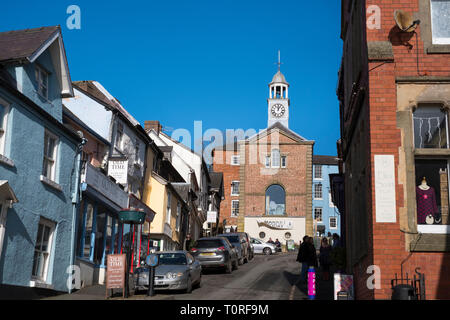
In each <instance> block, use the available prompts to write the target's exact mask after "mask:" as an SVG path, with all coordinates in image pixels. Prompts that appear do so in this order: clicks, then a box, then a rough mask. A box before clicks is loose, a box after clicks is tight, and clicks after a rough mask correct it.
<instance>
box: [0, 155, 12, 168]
mask: <svg viewBox="0 0 450 320" xmlns="http://www.w3.org/2000/svg"><path fill="white" fill-rule="evenodd" d="M0 163H1V164H5V165H7V166H9V167H15V164H14V161H12V160H11V159H9V158H7V157H5V156H4V155H1V154H0Z"/></svg>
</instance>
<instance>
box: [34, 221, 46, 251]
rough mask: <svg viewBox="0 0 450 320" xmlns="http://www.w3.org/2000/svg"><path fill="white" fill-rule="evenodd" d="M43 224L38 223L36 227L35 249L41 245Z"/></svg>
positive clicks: (38, 248) (39, 248)
mask: <svg viewBox="0 0 450 320" xmlns="http://www.w3.org/2000/svg"><path fill="white" fill-rule="evenodd" d="M43 228H44V226H43V225H42V224H39V227H38V234H37V238H36V246H35V248H36V250H41V246H42V230H43Z"/></svg>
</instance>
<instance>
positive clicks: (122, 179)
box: [108, 158, 128, 185]
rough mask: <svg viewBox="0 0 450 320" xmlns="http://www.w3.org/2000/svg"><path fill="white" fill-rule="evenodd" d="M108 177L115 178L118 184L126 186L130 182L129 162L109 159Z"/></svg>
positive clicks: (120, 159) (121, 159)
mask: <svg viewBox="0 0 450 320" xmlns="http://www.w3.org/2000/svg"><path fill="white" fill-rule="evenodd" d="M108 176H111V177H113V178H114V179H115V180H116V182H117V183H120V184H122V185H126V184H127V181H128V160H127V159H123V158H111V159H109V160H108Z"/></svg>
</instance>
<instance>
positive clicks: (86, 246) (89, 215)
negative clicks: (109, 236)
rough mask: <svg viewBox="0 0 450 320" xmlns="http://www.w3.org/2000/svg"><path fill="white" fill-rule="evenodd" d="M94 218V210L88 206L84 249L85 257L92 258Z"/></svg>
mask: <svg viewBox="0 0 450 320" xmlns="http://www.w3.org/2000/svg"><path fill="white" fill-rule="evenodd" d="M93 216H94V208H93V207H92V205H91V204H88V207H87V211H86V229H85V233H84V249H83V257H85V258H90V254H91V234H92V222H93V221H92V220H93Z"/></svg>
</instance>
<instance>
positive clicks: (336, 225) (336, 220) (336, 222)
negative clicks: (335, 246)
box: [328, 217, 338, 230]
mask: <svg viewBox="0 0 450 320" xmlns="http://www.w3.org/2000/svg"><path fill="white" fill-rule="evenodd" d="M332 219H334V220H335V227H332V226H331V220H332ZM328 223H329V226H330V229H333V230H334V229H337V228H338V218H337V217H329V222H328Z"/></svg>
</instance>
